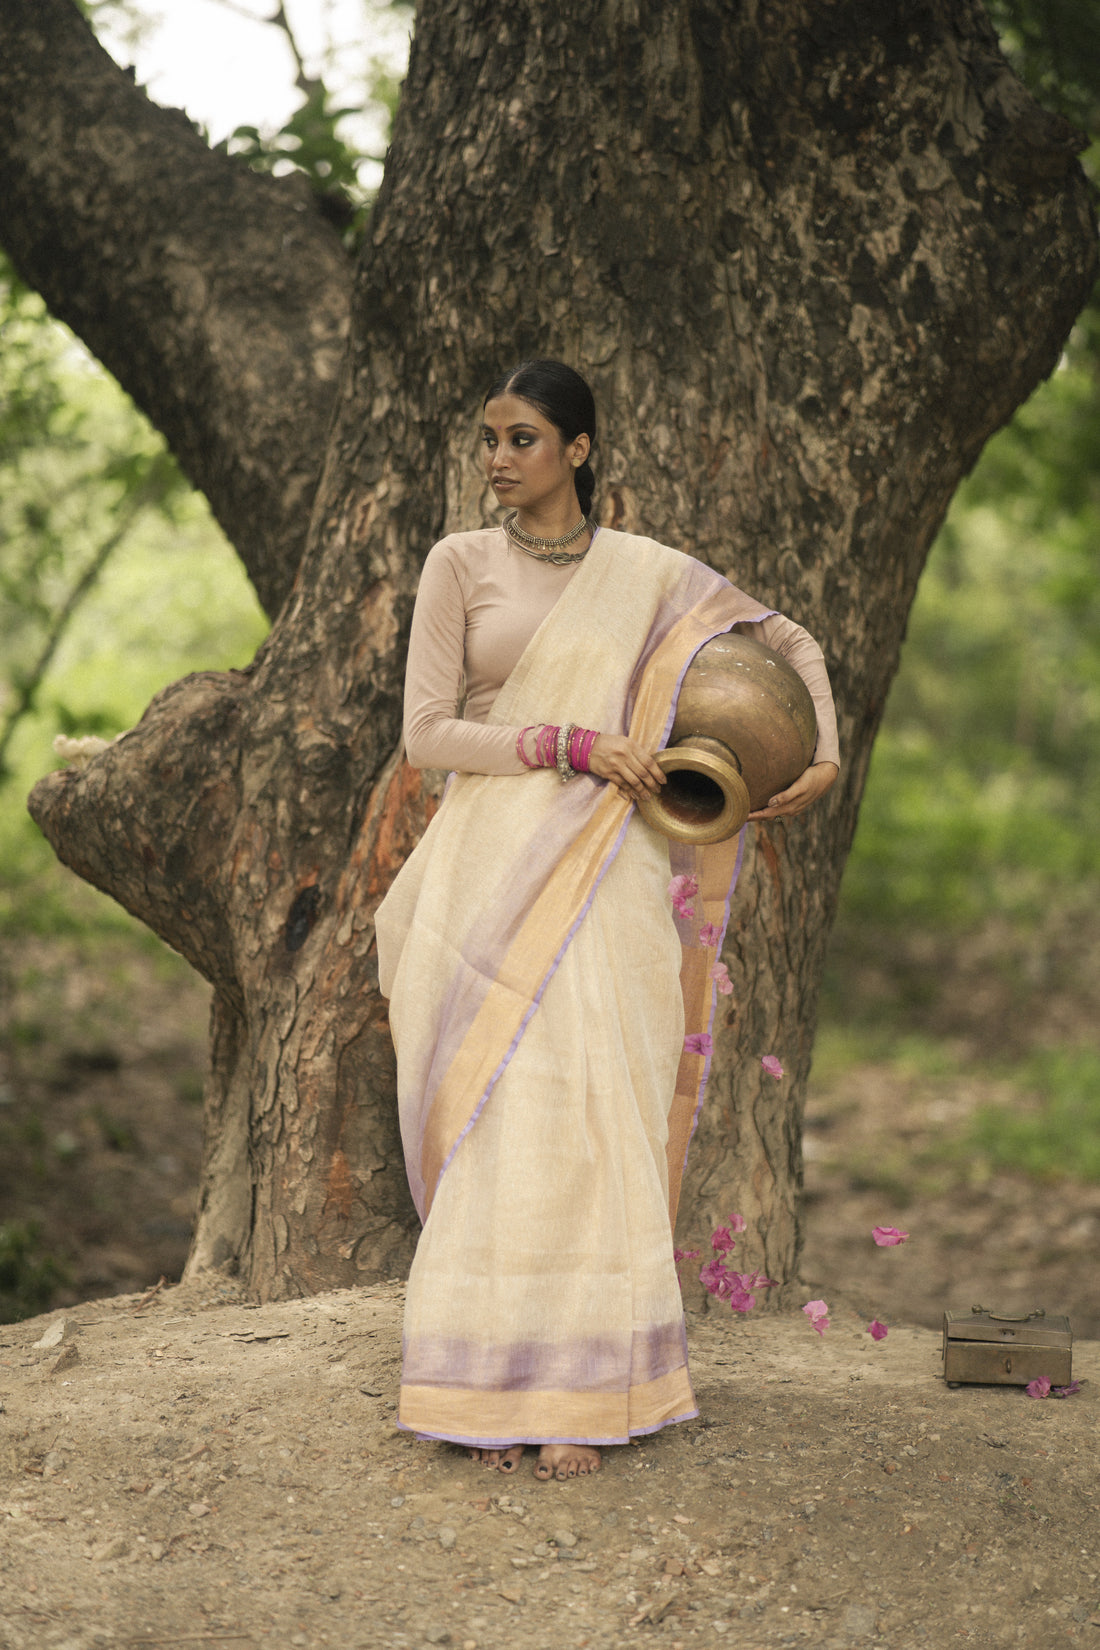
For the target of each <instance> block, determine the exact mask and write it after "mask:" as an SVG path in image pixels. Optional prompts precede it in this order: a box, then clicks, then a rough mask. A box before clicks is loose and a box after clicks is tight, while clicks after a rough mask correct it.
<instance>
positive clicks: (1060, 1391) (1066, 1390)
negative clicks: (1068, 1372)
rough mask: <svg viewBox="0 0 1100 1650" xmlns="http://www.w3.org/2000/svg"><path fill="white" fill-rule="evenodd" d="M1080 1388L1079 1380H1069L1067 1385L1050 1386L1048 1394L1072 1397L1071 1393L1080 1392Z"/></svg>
mask: <svg viewBox="0 0 1100 1650" xmlns="http://www.w3.org/2000/svg"><path fill="white" fill-rule="evenodd" d="M1080 1390H1081V1383H1080V1381H1071V1382H1070V1383H1069V1385H1068V1386H1052V1387H1051V1389H1050V1395H1051V1397H1052V1398H1072V1397H1073V1394H1074V1393H1075V1392H1080Z"/></svg>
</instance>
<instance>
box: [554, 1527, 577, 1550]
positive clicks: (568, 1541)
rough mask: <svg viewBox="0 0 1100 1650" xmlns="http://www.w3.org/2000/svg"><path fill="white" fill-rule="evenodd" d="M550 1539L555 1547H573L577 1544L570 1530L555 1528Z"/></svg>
mask: <svg viewBox="0 0 1100 1650" xmlns="http://www.w3.org/2000/svg"><path fill="white" fill-rule="evenodd" d="M550 1539H551V1541H552V1542H553V1543H554V1545H555V1547H575V1546H576V1545H577V1538H576V1536H575V1535H574V1534H573V1532H572V1530H555V1531H554V1533H553V1535H552V1536H551V1537H550Z"/></svg>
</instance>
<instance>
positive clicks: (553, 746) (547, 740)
mask: <svg viewBox="0 0 1100 1650" xmlns="http://www.w3.org/2000/svg"><path fill="white" fill-rule="evenodd" d="M560 731H561V730H560V728H557V727H555V726H553V725H552V724H551V723H549V722H547V723H546V724H545V725H544V727H543V730H542V732H541V733H540V734H539V741H538V762H539V767H540V768H556V767H557V765H558V734H559V732H560Z"/></svg>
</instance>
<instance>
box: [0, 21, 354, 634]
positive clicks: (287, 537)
mask: <svg viewBox="0 0 1100 1650" xmlns="http://www.w3.org/2000/svg"><path fill="white" fill-rule="evenodd" d="M0 201H2V202H3V209H2V214H0V241H2V242H3V245H4V248H5V250H6V251H7V252H8V254H9V255H10V257H11V259H12V261H13V262H14V264H15V266H16V268H17V269H18V270H19V272H20V274H21V275H22V277H23V279H24V280H25V281H27V282H28V283H29V284H30V285H31V286H33V287H35V288H36V289H37V290H38V291H39V292H40V293H41V294H42V296H43V297H44V298H45V300H46V302H47V304H48V305H49V307H50V309H51V310H52V311H53V313H54V314H55V315H56V316H58V317H59V319H61V320H63V321H65V322H67V323H68V325H69V326H71V327H72V328H73V330H74V332H76V333H77V334H78V335H79V336H80V337H81V338H82V339H83V340H84V342H85V343H86V344H87V345H88V347H89V349H90V350H91V351H92V353H93V354H94V355H96V356H98V358H99V359H100V360H101V361H102V362H103V364H104V365H105V366H106V367H108V368H109V369H110V371H111V372H112V373H114V375H115V377H116V378H117V379H118V381H119V383H120V384H121V385H122V386H123V388H124V389H125V390H127V391H128V392H129V393H130V395H132V396H133V398H134V400H135V401H136V402H137V404H138V406H139V407H140V408H141V409H142V411H143V412H145V413H146V414H147V416H148V417H149V418H150V419H151V420H152V421H153V423H154V424H155V425H156V426H157V427H158V428H159V429H160V430H161V431H163V433H164V435H165V437H166V438H167V440H168V443H169V445H170V447H171V448H172V451H173V452H174V453H175V455H176V457H177V459H178V460H179V462H180V464H181V466H182V467H183V469H184V471H185V472H186V474H187V475H188V477H189V478H190V480H191V481H192V482H193V483H194V485H195V486H196V487H200V488H201V489H202V491H203V492H204V493H205V494H206V496H207V498H208V499H209V500H210V504H211V507H212V509H213V511H214V514H215V516H216V517H217V519H218V521H219V522H220V523H221V526H222V527H223V529H224V531H225V533H226V534H227V536H228V537H229V539H230V540H231V541H232V543H233V545H234V546H235V548H236V550H237V552H238V554H239V555H240V557H241V559H242V561H243V562H244V564H245V567H246V568H247V570H248V573H249V576H250V578H251V579H252V582H253V584H254V585H255V586H256V590H257V593H258V595H259V597H260V600H261V602H262V603H263V605H264V608H265V610H266V611H267V612H268V613H269V614H270V615H272V616H273V615H274V614H275V613H276V612H277V611H278V608H279V606H280V605H281V603H282V601H283V599H284V597H285V596H286V593H287V591H288V590H289V589H290V586H291V584H292V583H293V580H294V574H295V572H296V571H297V568H298V564H299V562H300V560H301V557H302V550H303V547H304V544H305V535H306V529H307V527H308V524H309V511H310V506H311V504H312V501H313V496H314V493H315V492H316V489H317V482H318V478H319V476H320V473H321V464H322V461H323V458H324V447H325V433H326V430H327V426H328V421H329V416H330V414H331V412H332V403H333V398H334V394H335V389H336V379H337V375H338V372H339V367H340V362H341V359H342V357H343V353H344V347H345V340H346V335H347V319H348V306H349V302H350V297H351V284H352V266H351V263H350V261H349V259H348V256H347V254H346V253H345V251H344V249H343V247H342V245H341V243H340V240H339V238H338V236H337V235H336V234H335V232H334V231H333V229H332V228H331V227H330V225H329V224H327V223H326V222H325V220H324V219H323V217H322V216H321V214H320V212H319V211H318V210H317V208H316V206H315V204H314V202H313V199H312V197H311V194H310V191H309V189H308V187H307V186H306V185H305V183H304V181H303V180H302V179H294V180H291V179H286V180H276V179H274V178H269V177H262V176H260V175H259V174H258V173H256V172H252V171H249V169H248V168H247V167H246V166H245V165H243V163H241V162H239V161H236V160H232V159H230V158H228V157H227V156H225V155H220V154H214V153H212V152H211V151H210V149H209V148H208V147H207V145H206V144H205V143H204V142H203V140H202V138H201V137H200V135H199V133H198V132H197V131H196V130H195V128H194V127H193V126H192V124H191V122H190V121H189V120H188V119H187V116H186V115H185V114H183V113H182V111H180V110H178V109H161V108H158V107H157V105H156V104H155V103H151V102H150V101H149V99H148V98H147V97H146V95H145V93H144V92H143V91H142V90H141V89H140V87H138V86H136V85H135V84H134V82H133V80H132V78H131V77H130V76H129V75H127V74H126V73H124V71H123V70H121V69H119V68H118V67H117V66H116V65H115V64H114V62H112V60H111V58H110V57H109V56H108V55H107V53H106V52H105V51H104V50H103V49H102V47H101V46H100V45H99V44H98V43H97V41H96V39H95V37H94V35H93V34H92V32H91V30H90V29H89V27H88V25H87V23H86V22H85V21H84V19H83V17H82V16H81V14H80V12H79V11H78V10H77V8H76V6H75V5H74V4H73V0H4V4H3V6H2V7H0Z"/></svg>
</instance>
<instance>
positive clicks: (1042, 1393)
mask: <svg viewBox="0 0 1100 1650" xmlns="http://www.w3.org/2000/svg"><path fill="white" fill-rule="evenodd" d="M1026 1390H1027V1395H1028V1397H1029V1398H1049V1397H1050V1382H1049V1381H1048V1380H1047V1378H1046V1376H1045V1375H1039V1376H1038V1377H1037V1378H1036V1379H1035V1380H1034V1381H1029V1382H1028V1383H1027V1389H1026Z"/></svg>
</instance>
